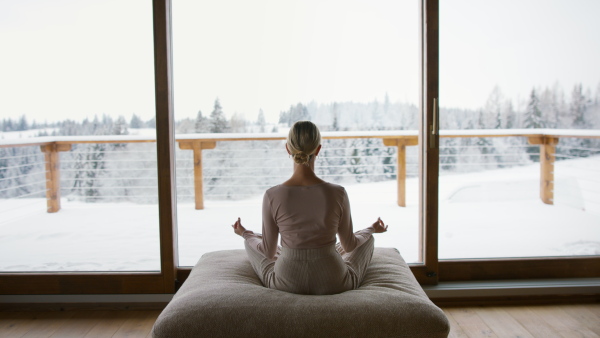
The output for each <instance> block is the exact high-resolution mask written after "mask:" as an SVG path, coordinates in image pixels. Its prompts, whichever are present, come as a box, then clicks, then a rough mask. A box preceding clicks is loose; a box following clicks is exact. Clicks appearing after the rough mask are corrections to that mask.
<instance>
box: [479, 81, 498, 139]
mask: <svg viewBox="0 0 600 338" xmlns="http://www.w3.org/2000/svg"><path fill="white" fill-rule="evenodd" d="M503 100H504V99H503V97H502V92H501V91H500V87H498V86H494V89H493V90H492V92H491V93H490V96H489V97H488V99H487V102H486V104H485V112H484V121H482V123H481V124H482V127H483V128H485V129H490V128H492V129H500V128H502V127H503V125H504V123H503V116H502V106H503Z"/></svg>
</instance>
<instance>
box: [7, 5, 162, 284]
mask: <svg viewBox="0 0 600 338" xmlns="http://www.w3.org/2000/svg"><path fill="white" fill-rule="evenodd" d="M63 5H64V6H57V5H56V4H55V3H49V2H46V1H33V2H31V1H29V2H27V3H21V2H2V3H1V4H0V12H1V13H2V14H1V16H2V19H1V20H0V42H1V44H2V46H3V52H2V55H1V56H0V60H1V61H0V73H1V74H2V76H0V90H1V91H2V92H3V93H4V95H3V98H2V100H1V102H0V115H1V118H0V126H1V130H0V138H1V139H2V143H4V144H3V147H2V148H0V214H1V216H0V229H1V230H0V232H1V236H0V238H1V239H0V271H5V272H24V271H37V272H42V271H43V272H51V271H54V272H57V271H60V272H64V271H158V270H160V250H159V236H158V208H157V197H158V194H157V183H156V182H157V171H156V145H155V144H154V143H131V141H133V140H135V138H138V139H141V138H147V139H153V138H154V134H155V131H154V128H153V126H147V125H146V122H147V121H150V120H152V119H153V118H154V89H153V83H154V77H153V75H152V70H153V59H152V31H151V28H152V8H151V6H150V5H149V4H147V3H145V2H143V1H137V2H127V4H123V3H121V2H118V1H102V2H80V1H67V2H66V3H64V4H63ZM106 22H110V23H111V24H110V25H107V24H106ZM120 140H122V141H123V142H119V141H120ZM11 144H14V146H10V145H11Z"/></svg>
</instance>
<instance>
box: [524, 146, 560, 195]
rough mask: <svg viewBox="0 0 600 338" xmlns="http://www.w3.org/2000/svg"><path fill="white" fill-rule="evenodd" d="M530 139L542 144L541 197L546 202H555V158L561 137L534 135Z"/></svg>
mask: <svg viewBox="0 0 600 338" xmlns="http://www.w3.org/2000/svg"><path fill="white" fill-rule="evenodd" d="M528 141H529V143H530V144H539V145H540V198H541V199H542V202H544V203H546V204H554V160H555V159H556V156H555V153H556V145H557V144H558V141H559V138H558V137H552V136H534V137H529V138H528Z"/></svg>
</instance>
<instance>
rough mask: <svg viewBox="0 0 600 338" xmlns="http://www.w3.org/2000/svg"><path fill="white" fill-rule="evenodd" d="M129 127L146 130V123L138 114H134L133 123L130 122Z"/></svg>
mask: <svg viewBox="0 0 600 338" xmlns="http://www.w3.org/2000/svg"><path fill="white" fill-rule="evenodd" d="M129 127H130V128H135V129H139V128H144V121H142V119H141V118H140V117H139V116H137V115H136V114H133V115H132V116H131V121H130V122H129Z"/></svg>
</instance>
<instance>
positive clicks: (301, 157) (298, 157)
mask: <svg viewBox="0 0 600 338" xmlns="http://www.w3.org/2000/svg"><path fill="white" fill-rule="evenodd" d="M309 159H310V156H308V155H306V154H305V153H296V154H294V162H296V163H298V164H307V163H308V160H309Z"/></svg>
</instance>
